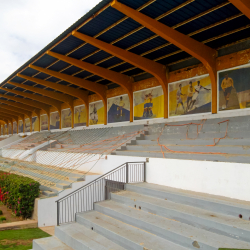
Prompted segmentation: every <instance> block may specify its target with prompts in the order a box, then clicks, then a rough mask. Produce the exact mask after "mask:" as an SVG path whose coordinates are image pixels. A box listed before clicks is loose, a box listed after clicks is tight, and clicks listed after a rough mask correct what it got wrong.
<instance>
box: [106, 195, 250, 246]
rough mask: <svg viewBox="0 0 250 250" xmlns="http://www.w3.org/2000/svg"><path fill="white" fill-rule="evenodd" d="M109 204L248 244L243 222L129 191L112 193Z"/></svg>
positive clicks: (247, 227) (249, 239) (248, 228)
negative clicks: (113, 203) (112, 203)
mask: <svg viewBox="0 0 250 250" xmlns="http://www.w3.org/2000/svg"><path fill="white" fill-rule="evenodd" d="M111 200H113V201H115V202H119V203H122V204H124V205H126V206H130V207H134V208H137V209H138V208H139V209H140V210H142V211H145V212H149V213H151V214H155V215H157V216H162V217H165V218H168V219H169V220H175V221H178V222H180V223H185V224H187V225H189V226H193V227H196V228H200V229H204V230H207V231H209V232H212V233H216V234H219V235H224V236H227V237H230V238H233V239H236V240H241V241H247V242H250V222H249V221H247V220H242V219H237V218H235V217H233V216H229V215H224V214H220V213H217V212H213V211H209V210H205V209H201V208H198V207H192V206H188V205H184V204H179V203H176V202H172V201H169V200H167V199H159V198H154V197H151V196H146V195H142V194H138V193H134V192H131V191H122V192H119V193H112V194H111Z"/></svg>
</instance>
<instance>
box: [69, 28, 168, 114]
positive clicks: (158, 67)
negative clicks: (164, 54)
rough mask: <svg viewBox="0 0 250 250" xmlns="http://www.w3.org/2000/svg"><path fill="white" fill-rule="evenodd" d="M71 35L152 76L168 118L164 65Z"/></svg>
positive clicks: (90, 38)
mask: <svg viewBox="0 0 250 250" xmlns="http://www.w3.org/2000/svg"><path fill="white" fill-rule="evenodd" d="M72 35H73V36H75V37H77V38H79V39H81V40H83V41H85V42H87V43H90V44H92V45H94V46H96V47H97V48H99V49H102V50H104V51H107V52H108V53H110V54H112V55H114V56H116V57H119V58H121V59H122V60H124V61H126V62H129V63H131V64H133V65H135V66H137V67H138V68H141V69H143V70H145V71H147V72H149V73H150V74H152V75H154V76H155V77H156V78H157V79H158V81H159V83H160V84H161V86H162V89H163V92H164V117H165V118H167V117H168V88H167V71H166V67H165V66H164V65H162V64H160V63H157V62H154V61H152V60H149V59H147V58H145V57H142V56H139V55H136V54H134V53H132V52H129V51H127V50H123V49H121V48H118V47H116V46H114V45H112V44H109V43H105V42H103V41H101V40H98V39H96V38H93V37H90V36H87V35H85V34H82V33H80V32H77V31H73V32H72Z"/></svg>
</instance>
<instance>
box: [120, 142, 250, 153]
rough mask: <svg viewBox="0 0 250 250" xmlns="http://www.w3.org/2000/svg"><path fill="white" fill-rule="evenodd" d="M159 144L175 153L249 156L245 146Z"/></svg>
mask: <svg viewBox="0 0 250 250" xmlns="http://www.w3.org/2000/svg"><path fill="white" fill-rule="evenodd" d="M161 144H163V145H165V146H166V147H167V148H169V149H171V150H175V151H188V152H214V153H218V152H220V153H228V154H250V147H246V146H233V145H227V146H214V147H209V146H203V145H173V144H165V143H162V142H161ZM159 149H160V146H159V145H158V144H150V145H128V146H123V147H121V149H117V150H116V151H125V150H129V151H134V150H135V151H138V150H140V151H145V150H146V151H158V150H159Z"/></svg>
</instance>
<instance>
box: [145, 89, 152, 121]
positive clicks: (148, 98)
mask: <svg viewBox="0 0 250 250" xmlns="http://www.w3.org/2000/svg"><path fill="white" fill-rule="evenodd" d="M152 109H153V95H152V91H151V92H150V93H148V94H146V95H145V96H144V112H143V117H152V116H153V111H152Z"/></svg>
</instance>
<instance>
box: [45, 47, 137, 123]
mask: <svg viewBox="0 0 250 250" xmlns="http://www.w3.org/2000/svg"><path fill="white" fill-rule="evenodd" d="M47 54H48V55H50V56H53V57H55V58H57V59H59V60H61V61H64V62H67V63H69V64H71V65H74V66H77V67H78V68H81V69H84V70H87V71H89V72H91V73H93V74H96V75H98V76H101V77H103V78H105V79H108V80H110V81H111V82H114V83H117V84H119V85H120V86H121V87H122V88H124V89H125V91H126V92H127V94H128V96H129V100H130V122H132V121H133V82H134V79H133V78H132V77H129V76H126V75H124V74H121V73H118V72H115V71H112V70H109V69H105V68H102V67H100V66H96V65H94V64H91V63H87V62H83V61H81V60H77V59H74V58H72V57H68V56H64V55H61V54H58V53H55V52H52V51H47Z"/></svg>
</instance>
